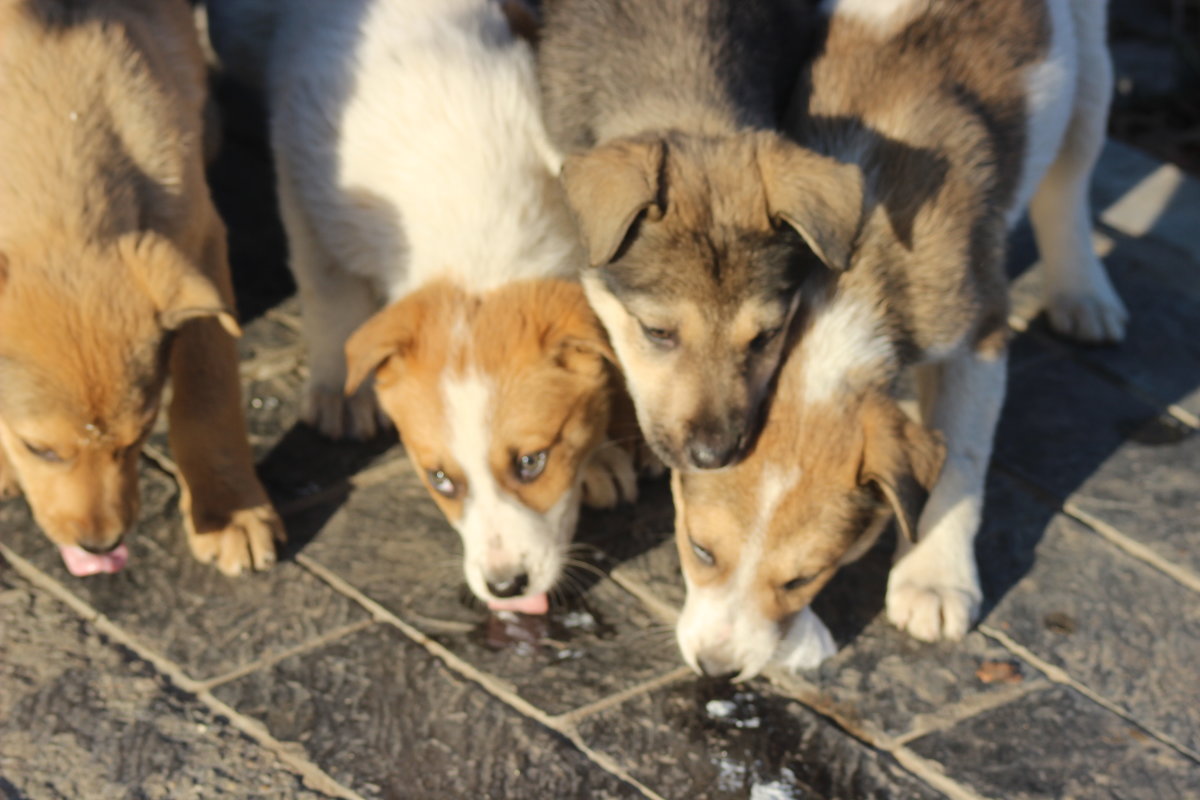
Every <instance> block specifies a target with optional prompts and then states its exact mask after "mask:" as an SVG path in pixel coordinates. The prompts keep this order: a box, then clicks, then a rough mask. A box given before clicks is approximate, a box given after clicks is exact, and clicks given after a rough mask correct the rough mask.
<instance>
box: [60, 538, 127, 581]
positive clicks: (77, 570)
mask: <svg viewBox="0 0 1200 800" xmlns="http://www.w3.org/2000/svg"><path fill="white" fill-rule="evenodd" d="M58 549H59V552H61V553H62V560H63V563H64V564H66V565H67V572H70V573H71V574H72V575H74V576H75V577H76V578H85V577H87V576H88V575H98V574H99V573H102V572H108V573H113V572H119V571H120V570H121V568H122V567H124V566H125V562H127V561H128V560H129V548H127V547H126V546H125V545H123V544H120V545H117V546H116V547H115V548H113V549H112V550H110V551H109V552H107V553H104V554H102V555H96V554H95V553H89V552H88V551H87V550H84V549H83V548H82V547H59V548H58Z"/></svg>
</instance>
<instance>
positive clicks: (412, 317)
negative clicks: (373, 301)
mask: <svg viewBox="0 0 1200 800" xmlns="http://www.w3.org/2000/svg"><path fill="white" fill-rule="evenodd" d="M423 309H424V303H423V302H422V299H421V297H420V296H419V295H416V296H414V295H410V296H409V297H406V298H404V299H403V300H398V301H396V302H395V303H392V304H391V305H390V306H388V307H387V308H384V309H382V310H381V311H378V312H376V313H375V315H374V316H373V317H371V318H370V319H369V320H367V321H366V322H364V323H363V324H362V325H361V326H359V328H358V330H356V331H355V332H354V333H353V334H351V336H350V338H349V339H347V340H346V387H345V390H346V394H347V395H352V394H354V393H355V392H357V391H358V387H359V386H361V385H362V382H363V381H365V380H366V379H367V378H368V377H370V376H371V375H374V374H375V373H376V371H378V370H379V368H380V367H382V366H383V365H384V363H385V362H387V361H388V360H389V359H391V358H392V357H393V356H401V355H404V354H405V353H406V352H408V351H409V350H410V349H411V348H412V346H413V344H414V342H416V340H417V331H418V330H419V329H420V327H421V320H422V318H423V316H424V311H423Z"/></svg>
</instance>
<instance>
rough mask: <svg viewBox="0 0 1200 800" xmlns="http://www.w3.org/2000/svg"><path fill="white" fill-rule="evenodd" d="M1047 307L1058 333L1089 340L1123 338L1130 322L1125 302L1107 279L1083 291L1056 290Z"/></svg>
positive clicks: (1049, 298) (1096, 342)
mask: <svg viewBox="0 0 1200 800" xmlns="http://www.w3.org/2000/svg"><path fill="white" fill-rule="evenodd" d="M1045 310H1046V317H1047V319H1048V320H1049V322H1050V327H1051V328H1052V329H1053V330H1054V331H1055V333H1058V334H1060V335H1062V336H1066V337H1067V338H1070V339H1074V340H1076V341H1079V342H1084V343H1087V344H1104V343H1114V342H1119V341H1121V340H1122V339H1124V338H1125V326H1126V325H1127V324H1128V322H1129V312H1128V311H1127V310H1126V309H1125V304H1124V303H1122V302H1121V298H1120V297H1119V296H1118V295H1117V293H1116V290H1114V289H1113V288H1112V285H1111V284H1109V283H1108V280H1107V279H1105V280H1104V282H1103V283H1098V284H1097V285H1095V286H1092V287H1089V288H1088V289H1085V290H1083V291H1079V290H1075V291H1058V292H1052V293H1050V295H1049V296H1048V297H1047V298H1046V301H1045Z"/></svg>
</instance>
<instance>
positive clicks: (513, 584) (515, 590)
mask: <svg viewBox="0 0 1200 800" xmlns="http://www.w3.org/2000/svg"><path fill="white" fill-rule="evenodd" d="M487 587H488V591H489V592H491V593H492V594H494V595H495V596H496V597H516V596H517V595H521V594H525V590H526V589H528V588H529V576H528V575H526V574H525V573H524V572H522V573H520V574H519V575H514V576H512V577H511V578H507V579H505V580H502V581H495V582H493V581H488V582H487Z"/></svg>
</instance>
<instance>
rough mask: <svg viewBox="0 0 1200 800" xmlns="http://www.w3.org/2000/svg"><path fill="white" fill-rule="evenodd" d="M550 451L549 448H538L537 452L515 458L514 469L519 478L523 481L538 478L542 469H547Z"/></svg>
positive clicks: (526, 481)
mask: <svg viewBox="0 0 1200 800" xmlns="http://www.w3.org/2000/svg"><path fill="white" fill-rule="evenodd" d="M548 453H549V451H548V450H538V451H537V452H536V453H527V454H525V455H523V456H517V458H515V459H513V470H514V472H515V473H516V475H517V480H519V481H520V482H521V483H529V482H530V481H534V480H537V478H538V476H539V475H541V474H542V471H543V470H544V469H546V455H547V454H548Z"/></svg>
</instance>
